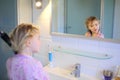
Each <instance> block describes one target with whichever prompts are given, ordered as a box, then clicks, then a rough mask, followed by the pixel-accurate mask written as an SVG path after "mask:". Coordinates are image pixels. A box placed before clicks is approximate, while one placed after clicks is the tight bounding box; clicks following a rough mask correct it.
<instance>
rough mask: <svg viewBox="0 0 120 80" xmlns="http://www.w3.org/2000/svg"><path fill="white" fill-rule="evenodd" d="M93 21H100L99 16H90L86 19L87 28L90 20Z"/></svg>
mask: <svg viewBox="0 0 120 80" xmlns="http://www.w3.org/2000/svg"><path fill="white" fill-rule="evenodd" d="M93 21H98V22H100V21H99V19H97V17H95V16H90V17H89V18H87V19H86V22H85V24H86V27H87V29H88V27H89V26H88V24H89V23H90V22H93Z"/></svg>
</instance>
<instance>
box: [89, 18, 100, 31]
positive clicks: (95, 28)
mask: <svg viewBox="0 0 120 80" xmlns="http://www.w3.org/2000/svg"><path fill="white" fill-rule="evenodd" d="M99 28H100V25H99V21H97V20H94V21H91V22H89V24H88V29H89V30H91V32H92V33H98V32H99Z"/></svg>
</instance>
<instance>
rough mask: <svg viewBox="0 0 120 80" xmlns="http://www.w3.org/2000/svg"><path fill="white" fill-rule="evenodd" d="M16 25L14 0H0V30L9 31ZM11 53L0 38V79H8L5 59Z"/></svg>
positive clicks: (15, 3) (15, 4)
mask: <svg viewBox="0 0 120 80" xmlns="http://www.w3.org/2000/svg"><path fill="white" fill-rule="evenodd" d="M16 25H17V2H16V0H0V31H4V32H6V33H9V32H10V31H11V30H12V29H13V28H14V27H15V26H16ZM12 55H13V52H12V50H11V48H10V47H9V46H8V45H7V44H6V43H5V42H4V41H3V40H2V39H1V38H0V80H8V78H7V71H6V60H7V59H8V57H10V56H12Z"/></svg>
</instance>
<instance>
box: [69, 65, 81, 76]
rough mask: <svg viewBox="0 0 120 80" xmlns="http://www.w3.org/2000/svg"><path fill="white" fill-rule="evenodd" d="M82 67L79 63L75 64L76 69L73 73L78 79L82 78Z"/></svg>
mask: <svg viewBox="0 0 120 80" xmlns="http://www.w3.org/2000/svg"><path fill="white" fill-rule="evenodd" d="M80 67H81V65H80V64H79V63H77V64H75V69H74V70H73V71H72V72H71V74H72V75H74V76H75V77H76V78H79V77H80Z"/></svg>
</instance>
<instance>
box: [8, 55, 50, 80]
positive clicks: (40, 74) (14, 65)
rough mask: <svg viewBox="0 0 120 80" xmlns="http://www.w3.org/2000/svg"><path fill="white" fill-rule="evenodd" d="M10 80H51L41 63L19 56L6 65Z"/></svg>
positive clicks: (28, 57)
mask: <svg viewBox="0 0 120 80" xmlns="http://www.w3.org/2000/svg"><path fill="white" fill-rule="evenodd" d="M6 67H7V72H8V77H9V80H49V79H48V76H47V74H46V72H45V70H44V69H43V66H42V64H41V63H40V61H37V60H35V59H34V58H33V57H31V56H26V55H22V54H17V55H15V56H13V57H11V58H9V59H8V60H7V63H6Z"/></svg>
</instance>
